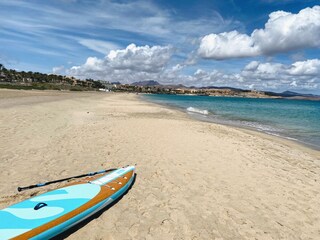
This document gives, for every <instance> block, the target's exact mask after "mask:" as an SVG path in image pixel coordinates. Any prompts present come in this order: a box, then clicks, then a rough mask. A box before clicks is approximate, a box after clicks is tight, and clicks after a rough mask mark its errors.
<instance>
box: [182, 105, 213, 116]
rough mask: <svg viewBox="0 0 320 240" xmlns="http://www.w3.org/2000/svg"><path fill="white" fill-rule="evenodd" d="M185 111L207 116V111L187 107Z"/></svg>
mask: <svg viewBox="0 0 320 240" xmlns="http://www.w3.org/2000/svg"><path fill="white" fill-rule="evenodd" d="M187 111H188V112H192V113H198V114H202V115H208V114H209V112H208V110H201V109H198V108H194V107H188V108H187Z"/></svg>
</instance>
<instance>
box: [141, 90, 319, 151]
mask: <svg viewBox="0 0 320 240" xmlns="http://www.w3.org/2000/svg"><path fill="white" fill-rule="evenodd" d="M139 98H140V99H141V100H142V101H146V102H149V103H153V104H156V105H158V106H162V107H167V108H169V109H172V110H176V111H179V112H181V113H184V114H186V115H187V116H188V117H190V118H191V119H195V120H197V121H201V122H208V123H213V124H218V125H223V126H227V127H231V128H235V129H239V130H244V131H252V132H255V133H260V134H262V136H268V137H273V138H276V139H277V138H278V139H281V140H284V141H288V142H290V143H292V144H295V145H297V146H300V147H305V148H307V149H310V150H312V151H315V152H320V146H317V145H315V144H312V143H308V142H303V141H301V140H299V139H297V138H293V137H290V136H285V135H281V134H274V133H269V132H267V131H263V130H259V129H258V128H255V127H251V126H246V125H241V124H236V123H232V122H231V121H228V120H226V119H219V120H216V119H213V118H210V117H207V116H206V115H203V114H199V113H195V112H190V113H189V112H188V111H186V109H185V108H183V107H179V106H173V105H170V104H167V103H157V102H153V101H152V100H148V99H146V98H144V94H141V95H139Z"/></svg>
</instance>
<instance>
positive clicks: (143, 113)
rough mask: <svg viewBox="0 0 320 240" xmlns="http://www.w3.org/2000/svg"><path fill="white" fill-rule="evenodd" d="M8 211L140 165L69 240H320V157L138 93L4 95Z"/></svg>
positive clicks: (0, 119) (0, 161) (0, 194)
mask: <svg viewBox="0 0 320 240" xmlns="http://www.w3.org/2000/svg"><path fill="white" fill-rule="evenodd" d="M0 123H1V124H0V153H1V154H0V167H1V173H0V174H1V175H0V176H1V179H2V180H3V181H2V182H1V183H0V207H1V208H3V207H6V206H8V205H10V204H12V203H15V202H18V201H20V200H23V199H26V198H28V197H30V196H31V195H34V194H38V193H41V192H43V191H47V190H48V189H52V188H55V187H57V186H51V187H45V188H42V189H40V188H38V189H34V190H29V191H25V192H22V193H17V191H16V187H18V186H25V185H29V184H34V183H38V182H43V181H46V180H54V179H58V178H63V177H69V176H72V175H78V174H82V173H86V172H91V171H96V170H101V169H107V168H114V167H121V166H124V165H128V164H130V165H131V164H137V171H136V172H137V179H136V182H135V184H134V186H133V187H132V189H131V190H130V191H129V193H128V194H127V195H125V196H124V197H123V198H122V199H121V200H120V201H119V202H118V203H117V204H116V205H114V206H113V207H112V208H110V209H109V210H107V211H104V212H103V213H102V214H101V215H100V216H98V217H97V218H96V219H93V220H92V221H90V222H89V223H88V224H86V225H85V226H83V227H81V228H80V229H78V230H77V231H75V232H73V233H71V234H70V235H69V236H68V237H67V238H68V239H319V236H320V175H319V173H320V152H319V151H314V150H310V149H307V148H305V147H303V146H300V145H297V144H295V143H292V142H289V141H285V140H282V139H279V138H274V137H270V136H266V135H264V134H260V133H256V132H251V131H247V130H242V129H236V128H232V127H227V126H222V125H217V124H212V123H205V122H199V121H195V120H192V119H190V118H189V117H188V116H187V115H186V114H184V113H181V112H178V111H175V110H172V109H166V108H164V107H161V106H157V105H154V104H150V103H146V102H143V101H141V100H139V99H138V98H137V97H136V96H135V95H131V94H130V95H129V94H105V93H78V92H76V93H72V92H47V91H46V92H44V91H9V90H0Z"/></svg>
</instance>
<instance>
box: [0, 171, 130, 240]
mask: <svg viewBox="0 0 320 240" xmlns="http://www.w3.org/2000/svg"><path fill="white" fill-rule="evenodd" d="M133 171H134V167H126V168H120V169H117V170H115V171H113V172H111V173H109V174H105V175H104V176H102V177H100V178H97V179H95V180H93V181H87V182H80V183H76V184H74V185H70V186H67V187H63V188H60V189H56V190H53V191H50V192H47V193H44V194H41V195H39V196H36V197H32V198H30V199H27V200H25V201H22V202H19V203H17V204H14V205H11V206H9V207H7V208H5V209H2V210H0V239H1V240H2V239H10V238H14V237H18V236H20V235H21V234H24V233H28V232H29V233H30V232H31V233H32V231H33V230H34V229H37V228H38V229H39V228H41V226H45V225H48V224H50V223H52V222H53V221H56V220H57V219H60V218H66V216H68V215H72V216H73V215H75V214H74V213H75V211H79V209H81V208H84V206H87V205H88V206H90V207H88V208H87V209H84V210H85V211H87V212H88V214H86V215H88V216H89V215H91V213H92V212H93V211H95V208H94V206H95V205H97V206H98V205H99V206H100V205H101V207H104V205H108V204H109V203H111V202H112V201H113V200H114V199H116V198H117V197H119V196H120V195H121V194H122V193H124V192H125V190H127V189H128V188H129V184H131V182H132V180H133V177H134V175H133ZM129 173H131V174H129ZM128 174H129V175H130V177H129V179H128V177H126V176H124V175H128ZM114 181H115V182H114ZM121 181H122V182H124V183H125V184H122V182H121ZM108 184H110V185H112V186H108ZM115 184H116V185H115ZM114 185H115V187H113V186H114ZM118 185H119V186H118ZM102 193H103V196H101V195H102ZM95 199H98V200H95ZM93 200H95V203H96V204H91V205H90V202H92V201H93ZM99 200H101V201H99ZM90 209H92V211H90ZM81 212H84V211H80V212H79V214H80V213H81ZM85 218H86V216H84V218H83V219H85ZM81 219H82V218H80V219H76V218H75V220H74V221H70V219H68V218H67V220H68V221H69V223H68V224H67V226H64V227H63V228H59V229H60V230H59V229H57V231H56V232H57V234H58V233H59V231H61V229H64V230H66V229H68V226H70V227H71V226H73V225H74V224H75V223H78V222H79V220H80V221H81ZM83 219H82V220H83ZM71 220H72V219H71ZM65 222H66V221H65ZM62 223H63V222H61V224H62ZM51 225H52V224H51ZM53 227H55V226H53ZM53 227H51V228H47V229H44V230H50V229H53ZM37 232H39V231H37ZM40 232H41V231H40ZM44 232H45V231H44ZM50 232H52V233H49V234H48V236H50V237H53V236H55V235H56V234H55V231H52V230H51V231H50ZM41 234H42V233H41ZM41 234H38V235H39V236H41ZM52 234H55V235H52ZM42 235H43V234H42ZM51 235H52V236H51ZM27 236H32V237H35V238H34V239H37V238H36V237H37V235H34V236H33V234H29V235H27ZM43 236H46V235H45V234H44V235H43Z"/></svg>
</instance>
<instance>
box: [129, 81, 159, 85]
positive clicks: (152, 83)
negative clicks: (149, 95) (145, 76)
mask: <svg viewBox="0 0 320 240" xmlns="http://www.w3.org/2000/svg"><path fill="white" fill-rule="evenodd" d="M131 85H133V86H157V85H161V84H160V83H158V82H157V81H154V80H149V81H140V82H134V83H131Z"/></svg>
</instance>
